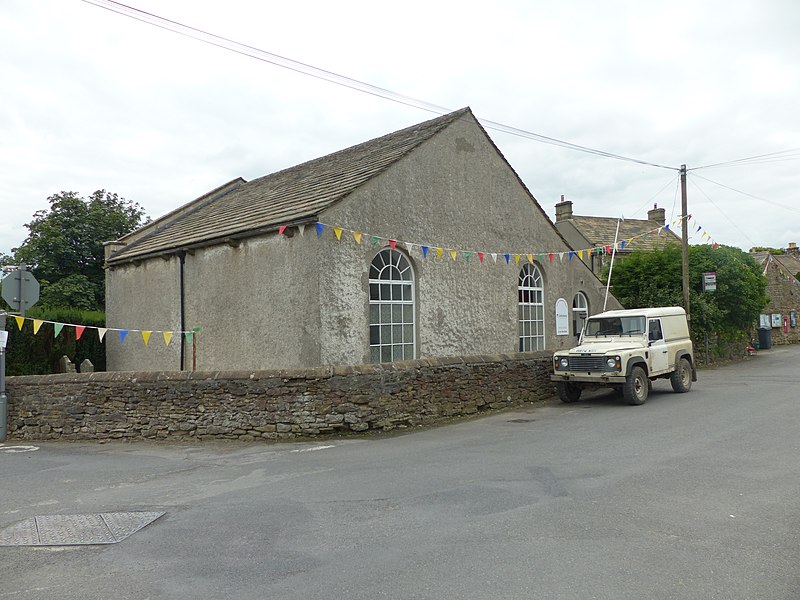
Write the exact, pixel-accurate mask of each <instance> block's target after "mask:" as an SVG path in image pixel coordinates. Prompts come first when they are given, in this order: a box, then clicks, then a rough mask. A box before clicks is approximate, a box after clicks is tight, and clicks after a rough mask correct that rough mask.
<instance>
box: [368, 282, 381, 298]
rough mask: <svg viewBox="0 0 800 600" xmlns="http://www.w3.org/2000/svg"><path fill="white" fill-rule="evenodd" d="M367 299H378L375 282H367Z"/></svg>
mask: <svg viewBox="0 0 800 600" xmlns="http://www.w3.org/2000/svg"><path fill="white" fill-rule="evenodd" d="M369 299H370V300H378V299H379V298H378V284H377V283H370V284H369Z"/></svg>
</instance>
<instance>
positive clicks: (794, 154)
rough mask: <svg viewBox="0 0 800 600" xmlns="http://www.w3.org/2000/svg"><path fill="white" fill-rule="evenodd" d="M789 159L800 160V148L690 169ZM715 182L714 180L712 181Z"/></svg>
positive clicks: (696, 168)
mask: <svg viewBox="0 0 800 600" xmlns="http://www.w3.org/2000/svg"><path fill="white" fill-rule="evenodd" d="M789 160H800V148H790V149H789V150H781V151H779V152H770V153H769V154H759V155H758V156H750V157H747V158H738V159H736V160H729V161H726V162H720V163H714V164H711V165H703V166H702V167H693V168H691V169H689V171H698V170H700V169H711V168H717V167H737V166H741V165H758V164H764V163H773V162H785V161H789ZM712 183H713V182H712Z"/></svg>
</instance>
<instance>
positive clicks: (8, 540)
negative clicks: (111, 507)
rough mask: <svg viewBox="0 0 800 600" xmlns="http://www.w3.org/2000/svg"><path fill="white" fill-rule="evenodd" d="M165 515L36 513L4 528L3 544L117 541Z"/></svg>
mask: <svg viewBox="0 0 800 600" xmlns="http://www.w3.org/2000/svg"><path fill="white" fill-rule="evenodd" d="M164 514H165V513H163V512H115V513H99V514H94V515H43V516H36V517H33V518H31V519H25V520H24V521H20V522H19V523H16V524H14V525H11V526H10V527H6V528H5V529H3V530H2V531H0V546H82V545H94V544H116V543H117V542H121V541H122V540H124V539H125V538H127V537H129V536H131V535H133V534H134V533H136V532H137V531H139V530H140V529H142V528H143V527H146V526H147V525H149V524H150V523H152V522H153V521H155V520H156V519H158V518H159V517H161V516H163V515H164Z"/></svg>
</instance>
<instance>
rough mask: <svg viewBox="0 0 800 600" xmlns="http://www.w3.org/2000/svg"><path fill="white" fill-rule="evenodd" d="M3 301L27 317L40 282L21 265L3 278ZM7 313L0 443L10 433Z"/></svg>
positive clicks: (1, 323)
mask: <svg viewBox="0 0 800 600" xmlns="http://www.w3.org/2000/svg"><path fill="white" fill-rule="evenodd" d="M2 296H3V300H5V301H6V302H8V305H9V306H10V307H11V309H12V310H14V311H15V312H19V313H20V314H21V315H22V316H25V311H26V310H27V309H28V308H30V307H31V306H33V305H34V304H36V303H37V302H38V301H39V282H38V281H37V280H36V277H34V276H33V273H31V272H30V271H28V267H27V266H25V265H20V266H19V268H18V269H15V270H14V271H11V272H10V273H9V274H8V275H6V276H5V277H4V278H3V291H2ZM6 316H7V313H6V311H4V310H3V311H0V442H4V441H5V440H6V435H7V431H8V396H6V343H7V341H8V333H7V332H6Z"/></svg>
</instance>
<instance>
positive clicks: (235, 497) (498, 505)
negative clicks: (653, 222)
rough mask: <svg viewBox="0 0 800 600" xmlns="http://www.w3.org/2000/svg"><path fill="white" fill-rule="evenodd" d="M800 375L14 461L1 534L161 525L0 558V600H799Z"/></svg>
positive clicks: (763, 375) (0, 515) (65, 451)
mask: <svg viewBox="0 0 800 600" xmlns="http://www.w3.org/2000/svg"><path fill="white" fill-rule="evenodd" d="M798 365H800V346H796V347H791V348H787V347H781V348H776V349H773V350H770V351H766V352H761V353H759V355H758V356H756V357H753V358H752V359H750V360H748V361H746V362H744V363H739V364H734V365H729V366H726V367H722V368H719V369H715V370H706V371H701V372H700V380H699V381H698V382H696V383H695V385H694V388H693V389H692V391H691V392H689V393H688V394H674V393H673V392H672V391H671V388H670V386H669V383H668V382H667V381H660V382H657V383H656V384H655V386H654V390H653V393H652V395H651V397H650V399H649V400H648V402H647V403H646V404H645V405H643V406H638V407H634V406H628V405H626V404H625V403H624V401H623V400H622V398H620V397H617V396H614V395H611V394H599V395H595V397H593V398H591V399H588V400H586V401H583V400H582V401H581V402H579V403H577V404H571V405H566V404H561V403H558V402H554V403H550V404H547V405H543V406H538V407H529V408H525V409H522V410H516V411H511V412H503V413H497V414H493V415H490V416H487V417H483V418H479V419H475V420H472V421H469V422H462V423H458V424H454V425H450V426H446V427H441V428H437V429H429V430H417V431H412V432H408V433H406V434H404V435H395V436H376V437H367V438H349V439H341V440H339V439H334V440H324V441H317V442H311V443H290V444H279V445H263V444H241V443H228V444H220V443H202V444H201V443H197V444H192V445H166V444H151V443H132V444H126V443H108V444H92V443H40V444H36V445H35V447H34V448H19V447H18V446H25V445H30V444H29V443H28V442H14V441H9V442H6V443H5V445H0V529H4V528H6V527H7V526H10V525H13V524H14V523H16V522H18V521H21V520H23V519H27V518H30V517H33V516H36V515H56V514H96V513H103V512H114V511H165V512H166V514H165V515H164V516H163V517H161V518H160V519H158V520H157V521H155V522H154V523H152V524H151V525H148V526H147V527H145V528H144V529H142V530H140V531H138V532H137V533H135V534H134V535H132V536H131V537H129V538H127V539H126V540H124V541H122V542H120V543H117V544H111V545H105V546H68V547H0V578H2V579H1V580H0V599H3V600H6V599H14V600H16V599H20V600H22V599H25V600H35V599H45V598H46V599H51V598H60V599H79V600H94V599H101V598H102V599H105V598H119V599H128V598H130V599H134V598H135V599H147V598H153V599H156V598H168V599H197V598H215V599H218V598H233V597H235V598H239V599H249V598H254V599H256V598H257V599H261V598H288V599H322V598H325V599H328V598H331V599H338V598H348V599H370V600H372V599H378V598H420V599H421V598H425V599H428V598H430V599H437V600H441V599H450V598H479V599H495V598H508V599H521V598H542V599H573V598H574V599H582V600H583V599H593V598H596V599H609V600H612V599H613V600H625V599H637V600H639V599H661V598H663V599H672V598H680V599H693V598H697V599H703V600H709V599H725V600H736V599H746V598H749V599H753V600H765V599H786V600H789V599H792V600H794V599H797V598H800V581H799V580H798V570H799V569H800V548H799V547H798V541H800V534H798V517H800V477H799V476H800V452H799V451H798V450H799V449H800V435H798V431H800V401H799V399H798V390H800V367H799V366H798ZM15 447H17V448H15Z"/></svg>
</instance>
